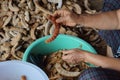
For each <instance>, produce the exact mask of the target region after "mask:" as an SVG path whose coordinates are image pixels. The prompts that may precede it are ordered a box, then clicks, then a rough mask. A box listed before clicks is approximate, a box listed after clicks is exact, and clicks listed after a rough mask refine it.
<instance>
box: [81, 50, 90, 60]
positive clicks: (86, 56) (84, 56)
mask: <svg viewBox="0 0 120 80" xmlns="http://www.w3.org/2000/svg"><path fill="white" fill-rule="evenodd" d="M89 54H90V53H88V52H84V53H83V61H84V62H89V61H88V56H89Z"/></svg>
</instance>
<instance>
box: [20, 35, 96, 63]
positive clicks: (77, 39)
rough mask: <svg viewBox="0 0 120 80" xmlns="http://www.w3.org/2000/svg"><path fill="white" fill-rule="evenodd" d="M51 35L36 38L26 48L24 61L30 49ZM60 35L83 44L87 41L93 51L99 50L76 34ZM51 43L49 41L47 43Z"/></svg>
mask: <svg viewBox="0 0 120 80" xmlns="http://www.w3.org/2000/svg"><path fill="white" fill-rule="evenodd" d="M50 36H51V35H47V36H44V37H41V38H39V39H37V40H35V41H34V42H32V43H31V44H30V45H29V46H28V47H27V49H26V50H25V52H24V54H23V58H22V61H27V57H28V55H29V53H30V50H31V49H32V48H33V47H34V46H35V45H36V44H38V43H39V42H41V41H43V40H45V39H47V38H48V37H50ZM58 37H59V38H60V37H66V38H71V39H73V40H76V41H81V42H82V43H83V44H84V43H85V44H86V45H87V46H88V47H89V48H91V51H93V53H94V54H97V51H96V50H95V49H94V48H93V46H92V45H91V44H89V43H88V42H87V41H85V40H83V39H81V38H79V37H76V36H72V35H66V34H59V35H58ZM47 44H49V43H47Z"/></svg>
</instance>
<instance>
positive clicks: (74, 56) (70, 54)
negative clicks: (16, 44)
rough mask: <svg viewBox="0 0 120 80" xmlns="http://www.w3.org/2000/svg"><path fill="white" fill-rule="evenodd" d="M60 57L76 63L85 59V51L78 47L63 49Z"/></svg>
mask: <svg viewBox="0 0 120 80" xmlns="http://www.w3.org/2000/svg"><path fill="white" fill-rule="evenodd" d="M62 52H63V56H62V59H63V60H64V61H66V62H67V63H73V64H77V63H79V62H81V61H84V60H85V54H86V53H87V52H86V51H83V50H80V49H71V50H64V51H62Z"/></svg>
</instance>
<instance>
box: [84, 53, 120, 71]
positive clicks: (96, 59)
mask: <svg viewBox="0 0 120 80" xmlns="http://www.w3.org/2000/svg"><path fill="white" fill-rule="evenodd" d="M84 59H85V62H89V63H91V64H94V65H96V66H101V67H103V68H108V69H114V70H117V71H120V59H117V58H112V57H105V56H101V55H97V54H91V53H85V58H84Z"/></svg>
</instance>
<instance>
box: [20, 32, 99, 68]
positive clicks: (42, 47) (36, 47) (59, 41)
mask: <svg viewBox="0 0 120 80" xmlns="http://www.w3.org/2000/svg"><path fill="white" fill-rule="evenodd" d="M49 37H50V36H45V37H42V38H39V39H38V40H36V41H34V42H33V43H32V44H31V45H30V46H29V47H28V48H27V49H26V51H25V53H24V55H23V59H22V60H23V61H29V60H28V58H29V56H30V54H34V55H39V54H40V55H49V54H51V53H53V52H56V51H58V50H63V49H73V48H79V49H82V50H86V51H89V52H92V53H94V54H96V53H97V52H96V51H95V49H94V48H93V47H92V46H91V45H90V44H89V43H87V42H86V41H84V40H82V39H80V38H77V37H74V36H70V35H64V34H60V35H59V36H58V37H57V38H56V39H55V40H54V41H52V42H50V43H45V40H46V39H48V38H49ZM87 64H88V65H89V66H91V67H93V66H94V65H92V64H89V63H87Z"/></svg>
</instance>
